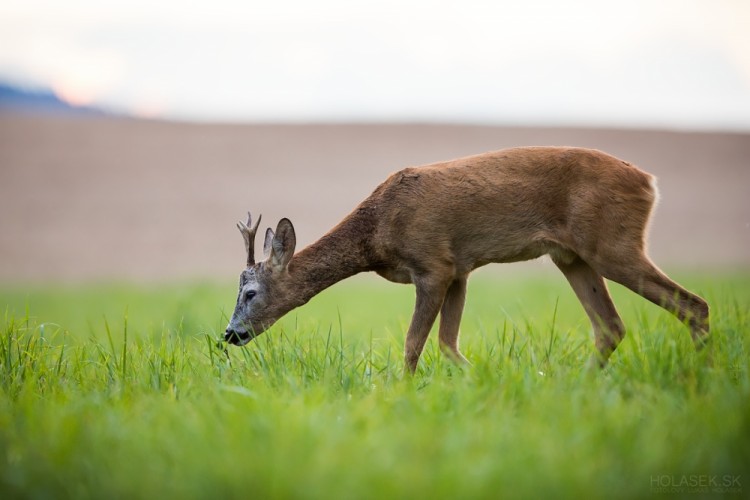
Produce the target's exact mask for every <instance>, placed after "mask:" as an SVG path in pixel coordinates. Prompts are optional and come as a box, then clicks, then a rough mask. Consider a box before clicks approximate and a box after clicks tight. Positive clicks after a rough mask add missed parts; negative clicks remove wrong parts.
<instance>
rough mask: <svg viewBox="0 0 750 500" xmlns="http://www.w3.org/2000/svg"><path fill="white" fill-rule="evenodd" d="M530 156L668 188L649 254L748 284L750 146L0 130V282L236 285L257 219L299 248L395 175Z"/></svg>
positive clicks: (507, 136) (336, 129) (336, 130)
mask: <svg viewBox="0 0 750 500" xmlns="http://www.w3.org/2000/svg"><path fill="white" fill-rule="evenodd" d="M522 145H573V146H584V147H591V148H597V149H601V150H604V151H606V152H608V153H610V154H613V155H615V156H618V157H620V158H622V159H625V160H627V161H629V162H632V163H635V164H637V165H639V166H640V167H641V168H643V169H644V170H647V171H649V172H651V173H653V174H655V175H656V176H658V177H659V187H660V191H661V202H660V205H659V207H658V209H657V212H656V215H655V218H654V221H653V224H652V230H651V234H652V237H651V244H650V248H651V255H652V256H653V258H654V260H655V261H656V262H657V263H658V264H659V265H661V266H662V267H664V268H666V269H667V270H669V269H680V270H699V269H700V270H727V269H736V268H745V269H747V268H750V135H743V134H722V133H682V132H655V131H618V130H583V129H548V128H506V127H482V126H453V125H207V124H184V123H169V122H158V121H138V120H130V119H118V118H106V117H104V118H103V117H98V118H63V117H59V118H55V117H39V116H21V115H11V114H4V115H0V282H2V283H6V284H8V283H18V282H40V281H43V280H53V281H64V282H81V281H91V280H109V279H119V280H135V281H163V280H171V279H196V278H197V279H203V278H219V279H225V278H226V277H227V276H231V277H234V276H235V275H236V274H238V272H239V271H240V270H241V267H242V264H243V262H244V258H243V251H244V250H243V246H242V245H243V244H242V238H241V236H240V235H239V233H238V232H237V229H236V228H235V222H236V221H237V220H238V219H240V218H242V217H243V214H244V213H245V211H246V210H248V209H250V210H252V211H253V212H254V213H256V212H257V213H261V212H262V214H263V219H264V223H263V226H264V227H265V226H267V225H273V226H275V224H276V222H277V221H278V219H279V218H281V217H289V218H290V219H292V221H293V222H294V224H295V227H296V228H297V236H298V245H299V247H300V248H301V246H303V245H306V244H308V243H310V242H312V241H314V240H315V239H316V238H317V237H319V236H321V235H322V234H323V233H324V232H325V231H327V230H328V229H329V228H330V227H332V226H333V225H334V224H336V223H337V222H338V221H339V220H340V219H341V218H342V217H343V216H345V215H346V214H347V213H348V212H349V211H350V210H351V209H352V208H354V206H355V205H356V204H357V203H358V202H359V201H361V200H362V199H363V198H364V197H366V196H367V195H368V194H369V193H370V192H371V191H372V190H373V189H374V188H375V186H376V185H377V184H378V183H379V182H381V181H382V180H383V179H384V178H385V177H386V176H387V175H388V174H389V173H390V172H393V171H395V170H398V169H400V168H402V167H405V166H411V165H420V164H425V163H430V162H435V161H440V160H447V159H451V158H456V157H460V156H465V155H470V154H475V153H481V152H484V151H489V150H494V149H501V148H505V147H511V146H522ZM258 245H260V242H258Z"/></svg>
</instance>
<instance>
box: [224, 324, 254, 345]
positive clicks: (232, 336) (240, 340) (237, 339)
mask: <svg viewBox="0 0 750 500" xmlns="http://www.w3.org/2000/svg"><path fill="white" fill-rule="evenodd" d="M224 340H225V341H226V342H228V343H230V344H232V345H243V344H246V343H247V342H248V341H249V340H250V334H249V333H247V332H238V331H237V330H234V329H233V328H227V329H226V331H225V332H224Z"/></svg>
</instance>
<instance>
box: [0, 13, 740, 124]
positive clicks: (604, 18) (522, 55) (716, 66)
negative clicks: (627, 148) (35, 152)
mask: <svg viewBox="0 0 750 500" xmlns="http://www.w3.org/2000/svg"><path fill="white" fill-rule="evenodd" d="M0 79H5V80H10V81H11V82H16V83H19V82H20V83H23V84H28V85H48V86H50V87H52V88H53V89H54V90H55V91H56V92H57V93H58V94H59V95H61V96H62V97H64V98H66V99H67V100H69V101H72V102H75V103H80V104H99V105H103V106H105V107H109V108H112V109H115V110H121V111H127V112H132V113H136V114H139V115H145V116H161V117H166V118H172V119H187V120H201V121H331V120H333V121H421V122H424V121H440V122H469V123H497V124H527V125H589V126H626V127H638V126H647V127H659V128H661V127H666V128H677V129H722V130H744V131H750V1H747V0H705V1H693V0H625V1H619V0H618V1H605V0H596V1H595V0H559V1H553V0H519V1H515V2H506V1H486V2H483V1H472V0H461V1H458V2H450V1H442V2H435V1H427V0H416V1H407V0H401V1H394V0H378V1H374V2H370V1H366V2H359V1H355V0H349V1H346V0H315V1H302V0H288V1H279V0H275V1H273V2H269V1H264V2H258V1H255V0H245V1H230V0H212V1H211V2H186V1H184V0H180V1H176V0H161V1H153V0H127V1H124V2H111V1H102V0H65V1H57V0H55V1H51V0H2V3H0Z"/></svg>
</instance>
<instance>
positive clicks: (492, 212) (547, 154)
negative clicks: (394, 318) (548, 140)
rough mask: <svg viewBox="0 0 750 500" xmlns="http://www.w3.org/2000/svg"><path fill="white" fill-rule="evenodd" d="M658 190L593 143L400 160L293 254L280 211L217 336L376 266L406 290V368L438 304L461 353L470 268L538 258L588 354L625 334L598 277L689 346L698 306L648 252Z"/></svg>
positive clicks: (242, 339)
mask: <svg viewBox="0 0 750 500" xmlns="http://www.w3.org/2000/svg"><path fill="white" fill-rule="evenodd" d="M656 200H657V191H656V187H655V179H654V177H653V176H651V175H650V174H648V173H646V172H643V171H642V170H640V169H638V168H636V167H635V166H633V165H631V164H629V163H627V162H624V161H622V160H619V159H617V158H614V157H612V156H609V155H607V154H605V153H602V152H600V151H596V150H590V149H581V148H567V147H531V148H515V149H506V150H501V151H496V152H490V153H485V154H481V155H477V156H471V157H467V158H461V159H458V160H453V161H448V162H444V163H437V164H433V165H427V166H423V167H416V168H406V169H404V170H401V171H399V172H396V173H395V174H393V175H391V176H390V177H389V178H388V179H386V181H385V182H383V183H382V184H381V185H380V186H378V187H377V189H375V191H374V192H373V193H372V194H371V195H370V196H369V197H368V198H367V199H366V200H364V201H363V202H362V203H361V204H360V205H359V206H358V207H357V208H356V209H355V210H354V211H353V212H352V213H350V214H349V215H348V216H347V217H345V218H344V220H342V221H341V222H340V223H339V224H338V225H337V226H336V227H335V228H333V229H332V230H331V231H330V232H328V233H327V234H326V235H325V236H323V237H322V238H321V239H320V240H318V241H317V242H315V243H313V244H312V245H310V246H308V247H307V248H305V249H304V250H302V251H300V252H299V253H297V254H296V255H295V254H294V246H295V238H294V228H293V226H292V224H291V222H290V221H289V220H288V219H282V220H281V221H280V222H279V225H278V227H277V230H276V232H275V233H274V232H273V231H271V230H270V229H269V230H268V231H267V233H266V244H265V247H266V253H267V254H268V255H269V257H268V259H267V260H265V261H263V262H260V263H258V264H256V263H255V262H254V261H253V262H252V263H249V264H248V268H247V269H246V270H245V271H243V273H242V275H241V277H240V293H239V296H238V300H237V307H236V309H235V312H234V314H233V316H232V319H231V320H230V323H229V326H228V327H227V332H226V339H227V340H228V341H229V342H231V343H235V344H244V343H246V342H247V341H249V340H250V339H252V338H253V337H254V336H256V335H258V334H259V333H261V332H262V331H264V330H266V329H267V328H268V327H269V326H270V325H271V324H273V323H274V322H275V321H276V320H278V319H279V318H280V317H281V316H283V315H284V314H286V313H287V312H288V311H290V310H292V309H294V308H295V307H298V306H300V305H302V304H304V303H306V302H307V301H308V300H310V299H311V298H312V297H313V296H315V295H316V294H318V293H319V292H321V291H322V290H324V289H325V288H327V287H329V286H331V285H333V284H334V283H336V282H338V281H341V280H343V279H345V278H347V277H349V276H352V275H354V274H357V273H360V272H365V271H375V272H376V273H378V274H380V275H381V276H383V277H384V278H386V279H388V280H391V281H394V282H398V283H413V284H414V285H415V287H416V304H415V308H414V314H413V317H412V320H411V324H410V326H409V330H408V332H407V335H406V344H405V354H404V356H405V364H406V369H407V370H408V371H410V372H413V371H414V370H415V369H416V366H417V362H418V360H419V357H420V354H421V352H422V349H423V347H424V344H425V341H426V340H427V336H428V334H429V331H430V328H431V327H432V325H433V323H434V322H435V320H436V318H437V316H438V314H440V326H439V334H438V335H439V340H440V345H441V347H442V348H443V350H444V351H445V352H446V353H447V354H448V355H449V356H450V357H451V358H452V359H454V360H456V361H458V362H464V361H465V358H464V356H463V355H462V354H461V352H460V351H459V345H458V335H459V324H460V321H461V314H462V312H463V306H464V301H465V296H466V282H467V279H468V276H469V274H470V273H471V272H472V271H473V270H474V269H476V268H478V267H481V266H484V265H486V264H489V263H491V262H516V261H522V260H528V259H534V258H537V257H539V256H542V255H545V254H548V255H550V257H551V259H552V261H553V262H554V263H555V264H556V265H557V266H558V267H559V268H560V270H561V271H562V272H563V274H564V275H565V277H566V278H567V280H568V282H569V283H570V285H571V287H572V288H573V290H574V292H575V294H576V295H577V297H578V298H579V300H580V301H581V303H582V304H583V307H584V310H585V311H586V313H587V315H588V316H589V318H590V320H591V323H592V325H593V329H594V338H595V343H596V349H597V352H596V354H595V355H594V357H593V358H592V360H593V362H594V363H595V364H597V365H600V366H603V365H604V364H606V362H607V360H608V358H609V356H610V355H611V353H612V352H613V351H614V350H615V348H616V347H617V345H618V343H619V342H620V340H621V339H622V337H623V335H624V333H625V329H624V326H623V323H622V320H621V319H620V317H619V315H618V314H617V311H616V309H615V306H614V304H613V303H612V299H611V298H610V295H609V292H608V290H607V285H606V282H605V281H604V279H605V278H606V279H608V280H612V281H616V282H618V283H621V284H622V285H624V286H626V287H628V288H630V289H631V290H633V291H634V292H636V293H638V294H640V295H642V296H643V297H645V298H646V299H648V300H650V301H651V302H654V303H656V304H658V305H660V306H662V307H664V308H665V309H666V310H668V311H670V312H671V313H673V314H675V315H676V316H677V317H678V318H679V319H680V320H681V321H683V322H685V323H687V324H688V325H689V327H690V330H691V335H692V338H693V341H694V343H695V344H696V346H698V347H700V346H702V345H703V344H704V343H705V341H706V340H707V339H708V335H709V325H708V316H709V311H708V304H707V303H706V302H705V301H704V300H703V299H702V298H700V297H699V296H697V295H695V294H693V293H691V292H689V291H687V290H685V289H684V288H682V287H681V286H679V285H678V284H676V283H675V282H673V281H672V280H670V279H669V278H668V277H667V276H666V275H665V274H664V273H663V272H661V271H660V270H659V269H658V268H657V267H656V266H655V265H654V264H653V263H652V262H651V261H650V260H649V258H648V257H647V255H646V253H645V247H646V240H645V238H646V230H647V226H648V222H649V217H650V215H651V211H652V208H653V206H654V204H655V202H656ZM247 226H250V221H249V220H248V223H247V225H246V227H247ZM256 226H257V225H256ZM241 230H242V228H241ZM243 234H245V233H244V232H243ZM248 260H249V261H250V260H251V256H249V257H248Z"/></svg>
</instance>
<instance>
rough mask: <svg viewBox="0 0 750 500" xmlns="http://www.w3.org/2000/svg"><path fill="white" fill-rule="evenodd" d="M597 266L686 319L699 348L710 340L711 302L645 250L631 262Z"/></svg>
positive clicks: (683, 319) (683, 320) (604, 273)
mask: <svg viewBox="0 0 750 500" xmlns="http://www.w3.org/2000/svg"><path fill="white" fill-rule="evenodd" d="M598 270H599V271H600V272H601V273H602V274H603V275H604V276H605V277H606V278H608V279H611V280H613V281H616V282H618V283H620V284H622V285H624V286H626V287H628V288H629V289H631V290H632V291H634V292H635V293H637V294H639V295H641V296H642V297H644V298H645V299H647V300H649V301H651V302H653V303H654V304H656V305H658V306H660V307H662V308H664V309H666V310H667V311H669V312H670V313H672V314H674V315H675V316H677V318H678V319H679V320H680V321H682V322H683V323H686V324H687V325H688V327H689V328H690V335H691V337H692V339H693V343H694V344H695V346H696V348H698V349H700V348H701V347H703V346H704V345H705V344H706V342H707V341H708V338H709V326H708V317H709V311H708V303H707V302H706V301H705V300H703V298H701V297H699V296H698V295H696V294H694V293H692V292H689V291H688V290H685V289H684V288H683V287H681V286H680V285H678V284H677V283H675V282H674V281H672V280H671V279H669V277H668V276H667V275H666V274H664V273H663V272H662V271H661V270H660V269H659V268H658V267H656V266H655V265H654V264H653V263H652V262H651V261H650V260H649V258H648V257H647V256H646V255H645V254H643V253H640V254H639V255H638V256H637V257H636V258H635V259H633V261H631V262H619V263H611V262H608V263H603V262H600V263H599V264H598Z"/></svg>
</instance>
